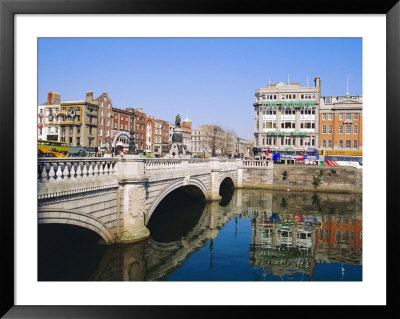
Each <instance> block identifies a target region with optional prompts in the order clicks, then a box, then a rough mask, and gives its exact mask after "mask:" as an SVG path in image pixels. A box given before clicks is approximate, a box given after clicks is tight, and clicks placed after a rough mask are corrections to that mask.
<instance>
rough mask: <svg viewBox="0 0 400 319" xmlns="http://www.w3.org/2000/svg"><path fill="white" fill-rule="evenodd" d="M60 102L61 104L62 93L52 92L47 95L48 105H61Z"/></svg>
mask: <svg viewBox="0 0 400 319" xmlns="http://www.w3.org/2000/svg"><path fill="white" fill-rule="evenodd" d="M60 102H61V98H60V93H58V92H52V91H50V92H49V93H48V94H47V105H51V104H60Z"/></svg>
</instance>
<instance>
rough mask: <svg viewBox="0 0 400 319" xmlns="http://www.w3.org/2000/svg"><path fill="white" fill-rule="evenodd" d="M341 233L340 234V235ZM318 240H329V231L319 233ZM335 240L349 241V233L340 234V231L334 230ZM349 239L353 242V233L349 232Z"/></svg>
mask: <svg viewBox="0 0 400 319" xmlns="http://www.w3.org/2000/svg"><path fill="white" fill-rule="evenodd" d="M340 233H341V234H340ZM361 236H362V235H361V233H360V239H361ZM319 238H320V239H328V238H329V230H328V229H325V230H324V231H320V232H319ZM335 239H336V240H339V239H344V240H346V239H349V231H348V230H343V231H342V232H340V230H336V232H335ZM350 239H351V240H354V239H355V233H354V232H350Z"/></svg>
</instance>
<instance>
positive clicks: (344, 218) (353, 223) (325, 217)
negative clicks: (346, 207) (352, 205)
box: [322, 215, 356, 225]
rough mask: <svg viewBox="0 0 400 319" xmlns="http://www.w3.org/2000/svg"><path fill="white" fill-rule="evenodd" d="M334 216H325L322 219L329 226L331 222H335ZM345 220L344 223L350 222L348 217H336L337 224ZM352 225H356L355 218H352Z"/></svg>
mask: <svg viewBox="0 0 400 319" xmlns="http://www.w3.org/2000/svg"><path fill="white" fill-rule="evenodd" d="M333 218H334V216H330V215H325V216H324V217H323V218H322V221H325V224H328V223H329V222H330V221H331V220H332V221H333ZM341 219H343V223H345V224H347V222H348V218H347V216H343V217H342V216H341V215H337V217H336V223H340V220H341ZM351 224H352V225H355V224H356V219H355V217H351Z"/></svg>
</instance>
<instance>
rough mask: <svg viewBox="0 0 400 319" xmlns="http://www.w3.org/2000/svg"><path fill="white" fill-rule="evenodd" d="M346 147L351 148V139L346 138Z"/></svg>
mask: <svg viewBox="0 0 400 319" xmlns="http://www.w3.org/2000/svg"><path fill="white" fill-rule="evenodd" d="M346 148H351V141H350V140H346Z"/></svg>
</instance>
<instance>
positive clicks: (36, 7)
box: [0, 0, 400, 318]
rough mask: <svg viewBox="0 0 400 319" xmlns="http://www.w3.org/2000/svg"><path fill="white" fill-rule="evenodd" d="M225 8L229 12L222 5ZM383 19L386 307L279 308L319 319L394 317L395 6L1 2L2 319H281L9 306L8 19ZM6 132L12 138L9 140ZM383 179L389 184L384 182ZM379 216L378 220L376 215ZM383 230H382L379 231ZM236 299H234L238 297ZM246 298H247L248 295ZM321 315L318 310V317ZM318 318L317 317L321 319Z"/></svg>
mask: <svg viewBox="0 0 400 319" xmlns="http://www.w3.org/2000/svg"><path fill="white" fill-rule="evenodd" d="M228 3H229V5H227V4H228ZM61 13H62V14H120V13H124V14H146V13H152V14H305V13H307V14H327V13H328V14H385V15H386V21H387V34H386V45H387V69H386V71H387V72H386V74H387V77H386V81H387V92H386V96H387V117H386V127H387V132H386V137H387V139H386V149H387V153H386V172H384V171H382V174H384V173H386V176H387V185H386V187H387V193H386V200H387V202H386V207H387V211H386V216H387V225H386V233H387V238H386V241H387V261H386V262H387V277H386V278H382V280H386V283H387V304H386V306H373V305H371V306H351V307H349V306H341V305H338V306H318V307H315V306H284V315H285V316H289V315H299V314H300V315H306V316H307V315H317V314H319V315H321V314H323V315H326V314H329V315H330V316H341V317H350V316H351V317H354V316H356V315H357V317H358V316H362V315H367V314H368V315H372V316H378V315H379V316H384V317H395V316H396V314H397V316H398V315H399V311H398V306H397V304H398V302H397V298H396V295H397V294H396V293H395V291H396V290H395V288H396V287H397V285H398V283H399V279H398V278H399V277H398V276H396V274H395V273H394V270H395V269H394V268H395V265H396V264H395V256H396V253H395V252H396V250H397V245H396V244H397V242H398V238H396V237H395V236H394V232H395V222H396V221H395V219H394V214H395V213H396V212H397V209H396V208H397V205H396V204H397V203H396V201H395V196H396V195H395V190H396V187H395V184H394V183H395V181H396V178H397V177H398V176H399V175H398V171H399V165H396V163H395V161H396V160H397V159H398V152H399V148H398V147H397V146H398V142H397V141H398V136H400V134H399V128H400V125H398V121H399V120H400V116H399V109H400V107H399V106H400V99H399V96H400V87H399V83H400V81H399V79H400V76H399V70H400V65H399V56H400V52H399V51H400V22H399V21H400V20H399V17H400V3H398V0H391V1H374V0H363V1H362V0H353V1H342V0H326V1H316V0H310V1H306V2H301V1H285V2H284V3H282V2H279V1H267V0H265V1H251V0H248V1H242V2H230V1H229V2H223V1H182V0H181V1H179V0H171V1H162V0H134V1H128V0H102V1H94V0H69V1H68V0H52V1H43V0H31V1H27V0H0V20H1V26H0V28H1V29H0V31H1V38H0V45H1V51H0V54H1V55H0V58H1V71H0V77H1V80H0V81H1V82H0V90H1V91H0V101H1V104H0V130H1V133H2V134H1V148H0V149H1V150H2V151H3V154H2V155H3V156H1V164H2V165H1V166H0V167H1V168H2V170H1V176H2V181H3V182H4V184H3V185H6V187H3V188H2V189H3V190H2V199H3V200H2V209H1V211H2V214H1V223H2V231H1V243H2V253H1V256H2V260H1V263H0V265H1V273H0V276H1V283H0V287H1V288H0V289H1V308H0V315H2V316H4V318H67V317H68V318H131V317H135V318H153V317H154V318H158V317H161V318H164V317H169V316H171V317H182V318H183V317H185V318H186V317H189V318H199V317H206V316H209V315H210V314H212V315H215V316H220V317H224V316H228V315H231V314H235V315H236V316H248V315H249V314H250V315H251V314H253V312H255V311H260V312H262V313H264V314H265V315H267V314H268V315H271V314H278V313H281V314H282V309H281V308H283V307H273V306H269V308H268V311H267V312H265V309H263V307H265V306H237V307H233V306H28V305H26V306H22V305H15V303H14V300H15V299H14V295H15V290H14V289H15V288H14V266H15V265H14V209H15V207H14V201H13V199H14V186H15V182H14V174H15V171H16V170H18V167H15V163H14V160H15V157H14V151H13V150H14V148H15V147H17V146H16V145H15V140H14V133H16V132H15V127H14V18H15V15H16V14H61ZM10 132H12V133H11V134H10ZM389 177H390V178H389ZM377 213H382V214H383V213H385V212H377ZM379 227H382V225H379ZM238 293H239V292H238ZM250 293H251V292H250ZM318 308H323V309H318ZM320 311H323V312H322V313H321V312H320Z"/></svg>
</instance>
